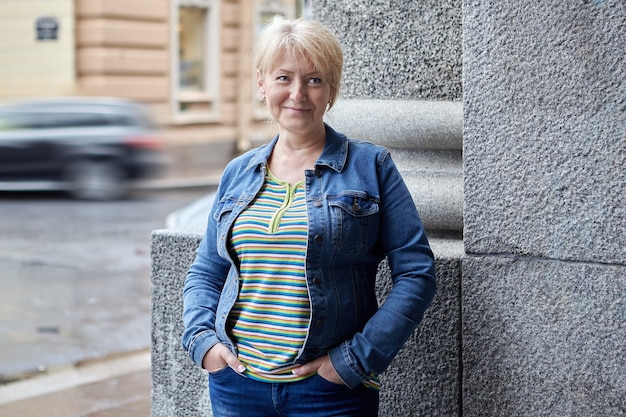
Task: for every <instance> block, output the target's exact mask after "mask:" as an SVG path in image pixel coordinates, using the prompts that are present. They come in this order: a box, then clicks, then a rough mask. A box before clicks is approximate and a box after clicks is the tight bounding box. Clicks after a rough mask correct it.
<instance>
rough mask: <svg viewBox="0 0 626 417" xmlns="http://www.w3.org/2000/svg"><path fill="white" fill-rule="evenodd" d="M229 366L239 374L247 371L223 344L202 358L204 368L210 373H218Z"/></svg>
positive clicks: (210, 350) (213, 348) (216, 346)
mask: <svg viewBox="0 0 626 417" xmlns="http://www.w3.org/2000/svg"><path fill="white" fill-rule="evenodd" d="M227 366H230V367H231V368H233V370H234V371H235V372H238V373H242V372H243V371H245V370H246V367H245V366H243V364H242V363H241V362H239V359H237V357H236V356H235V355H233V353H232V352H231V351H230V349H228V348H227V347H226V346H225V345H223V344H222V343H218V344H216V345H214V346H213V347H212V348H211V349H209V351H208V352H207V353H206V354H205V355H204V358H202V367H203V368H204V369H206V370H207V371H209V372H217V371H219V370H221V369H224V368H226V367H227Z"/></svg>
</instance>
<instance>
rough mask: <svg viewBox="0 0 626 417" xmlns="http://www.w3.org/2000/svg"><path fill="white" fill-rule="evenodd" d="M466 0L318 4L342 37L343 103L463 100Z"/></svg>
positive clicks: (317, 12)
mask: <svg viewBox="0 0 626 417" xmlns="http://www.w3.org/2000/svg"><path fill="white" fill-rule="evenodd" d="M461 3H462V0H447V1H438V0H423V1H418V0H376V1H372V0H350V1H332V0H316V1H314V2H313V9H314V10H313V14H314V16H315V18H316V19H318V20H320V21H321V22H323V23H324V24H326V25H327V26H328V27H330V28H331V29H332V30H333V32H334V33H335V34H336V35H337V37H338V38H339V41H340V43H341V45H342V48H343V52H344V57H345V65H344V77H343V80H344V86H343V88H342V97H343V98H369V99H407V100H424V99H426V100H460V99H461V96H462V90H461V88H462V82H461V81H462V80H461V64H462V58H461V46H462V37H461V19H462V12H461Z"/></svg>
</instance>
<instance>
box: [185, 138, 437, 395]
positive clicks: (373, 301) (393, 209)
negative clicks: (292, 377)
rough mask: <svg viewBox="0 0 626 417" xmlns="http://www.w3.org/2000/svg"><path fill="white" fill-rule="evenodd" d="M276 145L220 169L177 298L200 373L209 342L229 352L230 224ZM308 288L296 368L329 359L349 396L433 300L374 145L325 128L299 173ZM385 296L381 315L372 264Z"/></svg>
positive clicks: (423, 259)
mask: <svg viewBox="0 0 626 417" xmlns="http://www.w3.org/2000/svg"><path fill="white" fill-rule="evenodd" d="M277 140H278V137H276V138H274V140H273V141H272V142H271V143H269V144H267V145H263V146H261V147H259V148H257V149H254V150H251V151H249V152H247V153H245V154H243V155H241V156H239V157H237V158H235V159H234V160H233V161H231V162H230V163H229V165H228V166H227V167H226V169H225V171H224V173H223V176H222V179H221V181H220V186H219V187H218V191H217V196H216V199H215V202H214V205H213V207H212V209H211V212H210V214H209V219H208V226H207V229H206V233H205V235H204V237H203V239H202V241H201V243H200V246H199V247H198V249H197V253H196V258H195V261H194V262H193V264H192V265H191V267H190V269H189V272H188V274H187V279H186V281H185V287H184V292H183V322H184V325H185V330H184V333H183V337H182V344H183V347H184V348H185V349H186V350H187V351H188V353H189V356H190V358H191V360H192V361H194V362H195V363H196V364H198V365H201V364H202V358H203V357H204V355H205V354H206V352H207V351H208V350H209V349H210V348H211V347H212V346H213V345H215V344H216V343H218V342H221V343H223V344H225V345H226V346H228V347H229V348H230V349H231V350H232V351H233V353H235V354H236V353H237V352H236V348H235V345H234V343H233V341H232V340H231V339H230V337H229V335H228V333H227V330H226V324H227V318H228V314H229V312H230V310H231V308H232V306H233V304H234V303H235V300H236V298H237V296H238V292H239V273H238V263H237V259H236V256H235V255H234V254H233V251H232V249H231V245H230V242H229V233H230V230H231V227H232V225H233V222H234V220H235V219H236V218H237V216H239V214H240V213H241V212H242V210H243V209H244V208H245V207H246V206H248V204H250V202H251V201H252V200H253V199H254V197H255V196H256V194H257V193H258V191H259V190H260V189H261V186H262V185H263V182H264V180H265V176H266V169H267V168H266V167H267V161H268V158H269V157H270V154H271V152H272V149H273V148H274V145H275V144H276V141H277ZM305 187H306V201H307V212H308V224H309V226H308V227H309V231H308V242H307V252H306V280H307V284H308V289H309V297H310V303H311V317H310V326H309V331H308V335H307V338H306V341H305V343H304V346H303V348H302V349H301V351H300V352H299V356H298V359H297V363H306V362H309V361H311V360H313V359H315V358H317V357H320V356H322V355H325V354H328V355H329V357H330V360H331V362H332V364H333V366H334V367H335V370H336V371H337V373H338V374H339V376H340V377H341V378H342V380H343V381H344V382H345V383H346V385H348V386H349V387H354V386H356V385H358V384H359V383H360V382H362V381H364V380H366V379H369V378H370V377H371V375H372V374H375V375H377V374H380V373H382V372H383V371H384V370H385V369H386V368H387V367H388V366H389V364H390V363H391V361H392V359H393V358H394V356H395V355H396V354H397V352H398V351H399V350H400V348H401V347H402V345H403V344H404V343H405V342H406V340H407V339H408V338H409V337H410V336H411V334H412V333H413V331H414V330H415V328H416V327H417V325H418V324H419V322H420V321H421V319H422V316H423V315H424V311H425V310H426V308H427V307H428V306H429V305H430V303H431V301H432V298H433V296H434V294H435V288H436V284H435V263H434V259H433V254H432V252H431V249H430V246H429V244H428V240H427V238H426V235H425V233H424V228H423V226H422V222H421V220H420V218H419V215H418V213H417V210H416V208H415V204H414V202H413V199H412V197H411V195H410V193H409V191H408V189H407V187H406V185H405V183H404V181H403V180H402V177H401V176H400V173H399V172H398V169H397V168H396V166H395V164H394V162H393V161H392V159H391V156H390V154H389V151H387V150H386V149H384V148H383V147H381V146H378V145H375V144H372V143H368V142H364V141H357V140H352V139H348V138H347V137H346V136H345V135H343V134H340V133H337V132H335V131H334V130H333V129H332V128H330V127H329V126H326V143H325V146H324V150H323V151H322V154H321V155H320V157H319V159H318V160H317V162H316V165H315V169H314V170H307V171H306V172H305ZM385 257H386V258H387V260H388V263H389V269H390V271H391V279H392V282H393V285H392V288H391V290H390V292H389V294H388V295H387V297H386V300H385V301H384V303H383V304H382V305H381V306H380V307H379V305H378V302H377V298H376V283H375V281H376V274H377V269H378V264H379V263H380V262H381V261H382V260H383V259H384V258H385Z"/></svg>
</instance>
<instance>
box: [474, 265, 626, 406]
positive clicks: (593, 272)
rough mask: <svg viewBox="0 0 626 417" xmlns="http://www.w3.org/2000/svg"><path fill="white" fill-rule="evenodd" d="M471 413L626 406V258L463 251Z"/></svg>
mask: <svg viewBox="0 0 626 417" xmlns="http://www.w3.org/2000/svg"><path fill="white" fill-rule="evenodd" d="M462 270H463V285H462V287H463V288H462V294H463V299H462V305H463V307H462V309H463V416H466V417H472V416H527V417H531V416H594V417H604V416H606V417H615V416H624V415H626V358H625V356H624V354H625V351H624V346H625V345H624V343H625V342H624V341H625V340H626V326H625V325H624V323H626V298H625V296H624V295H625V294H626V267H624V266H607V265H599V264H585V263H575V262H561V261H546V260H541V259H528V258H524V259H520V258H518V257H512V256H501V257H497V256H485V257H482V256H469V257H467V258H465V259H464V260H463V268H462Z"/></svg>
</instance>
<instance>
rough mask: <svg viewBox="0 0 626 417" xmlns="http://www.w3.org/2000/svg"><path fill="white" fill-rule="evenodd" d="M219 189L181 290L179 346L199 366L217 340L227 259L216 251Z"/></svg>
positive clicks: (227, 264)
mask: <svg viewBox="0 0 626 417" xmlns="http://www.w3.org/2000/svg"><path fill="white" fill-rule="evenodd" d="M219 195H220V193H219V190H218V194H217V197H216V199H215V201H214V203H213V208H212V209H211V213H210V214H209V218H208V222H207V228H206V232H205V234H204V237H203V239H202V241H201V242H200V245H199V247H198V249H197V250H196V257H195V260H194V261H193V263H192V264H191V267H190V268H189V271H188V272H187V278H186V280H185V285H184V289H183V324H184V331H183V335H182V346H183V348H184V349H185V350H187V352H188V354H189V357H190V359H191V360H192V361H193V362H195V363H196V364H198V365H200V366H202V359H203V357H204V355H205V354H206V352H208V350H209V349H210V348H211V347H212V346H213V345H215V344H217V343H218V341H219V340H218V338H217V335H216V332H215V318H216V313H217V305H218V302H219V299H220V294H221V292H222V288H223V287H224V283H225V281H226V277H227V274H228V271H229V269H230V262H229V261H227V260H225V259H223V258H221V257H220V256H218V253H217V246H216V245H217V220H216V216H215V213H216V211H217V210H218V207H219Z"/></svg>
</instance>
